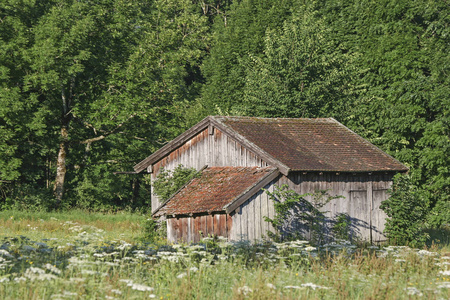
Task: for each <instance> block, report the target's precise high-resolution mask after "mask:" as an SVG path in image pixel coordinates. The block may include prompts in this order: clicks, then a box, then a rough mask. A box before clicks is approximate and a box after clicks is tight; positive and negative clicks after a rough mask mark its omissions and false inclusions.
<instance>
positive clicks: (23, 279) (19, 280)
mask: <svg viewBox="0 0 450 300" xmlns="http://www.w3.org/2000/svg"><path fill="white" fill-rule="evenodd" d="M14 281H15V282H23V281H27V279H26V278H25V277H16V278H14Z"/></svg>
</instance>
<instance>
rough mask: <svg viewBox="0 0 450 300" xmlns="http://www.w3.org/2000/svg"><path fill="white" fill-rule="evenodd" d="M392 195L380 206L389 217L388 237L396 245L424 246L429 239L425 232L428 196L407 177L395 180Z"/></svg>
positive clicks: (386, 228) (387, 222)
mask: <svg viewBox="0 0 450 300" xmlns="http://www.w3.org/2000/svg"><path fill="white" fill-rule="evenodd" d="M390 194H391V195H390V197H389V198H388V199H387V200H385V201H383V202H382V203H381V206H380V208H381V209H382V210H384V212H385V213H386V214H387V215H388V217H389V218H388V219H387V220H386V227H385V230H384V232H385V233H386V236H387V237H388V238H389V240H390V242H391V243H394V244H399V245H404V244H411V245H413V246H421V245H423V244H424V243H425V241H426V238H427V235H426V234H425V233H424V231H423V230H424V229H425V227H424V221H425V218H426V214H427V212H428V204H429V203H428V200H427V197H426V195H424V194H423V192H422V191H420V190H418V189H417V187H416V186H414V185H413V184H411V179H410V177H408V176H406V175H397V176H396V177H395V178H394V186H393V187H392V190H391V192H390Z"/></svg>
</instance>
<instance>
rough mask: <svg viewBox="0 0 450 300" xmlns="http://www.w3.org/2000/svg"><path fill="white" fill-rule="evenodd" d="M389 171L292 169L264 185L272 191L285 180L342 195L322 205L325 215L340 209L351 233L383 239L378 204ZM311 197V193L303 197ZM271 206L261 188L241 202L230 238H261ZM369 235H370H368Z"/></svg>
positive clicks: (293, 186) (300, 188)
mask: <svg viewBox="0 0 450 300" xmlns="http://www.w3.org/2000/svg"><path fill="white" fill-rule="evenodd" d="M391 180H392V175H388V174H383V175H380V174H378V175H367V174H366V175H364V174H357V175H352V174H340V175H336V174H334V173H324V174H323V175H319V174H317V173H307V174H303V173H301V172H295V173H292V174H290V175H289V177H286V176H281V177H279V179H278V180H276V181H273V182H272V183H270V184H269V185H267V186H266V187H265V189H267V190H269V191H270V192H273V189H274V185H279V186H281V185H283V184H287V185H288V186H289V188H290V189H292V190H295V191H296V192H297V193H299V194H307V193H314V192H316V191H319V190H326V191H327V193H328V194H329V195H330V196H339V195H341V196H343V197H344V198H338V199H334V200H332V201H330V202H328V203H327V204H326V205H325V206H324V207H323V209H322V211H323V212H325V215H326V216H327V217H328V218H333V217H335V216H336V215H337V214H339V213H346V214H348V215H349V216H350V221H351V227H350V231H351V232H350V233H351V234H352V235H353V238H363V239H365V240H370V239H372V241H373V242H376V241H381V240H385V239H386V238H385V236H384V235H383V230H384V222H385V218H386V215H385V213H384V212H383V211H382V210H381V209H380V208H379V206H380V204H381V202H382V201H383V200H385V199H387V197H388V194H387V190H388V189H389V188H390V186H391V182H392V181H391ZM305 198H306V199H307V200H309V201H311V200H312V198H311V197H310V196H307V197H305ZM274 214H275V212H274V206H273V202H272V200H270V199H269V197H268V195H267V194H266V193H265V192H263V191H260V192H258V193H257V194H255V195H254V196H253V197H251V198H250V199H248V200H247V201H246V202H245V203H243V204H242V205H241V206H240V207H239V209H236V210H235V212H233V213H232V214H231V216H232V218H233V228H232V231H231V234H230V239H231V240H250V241H254V240H260V239H262V238H264V237H266V236H267V231H268V230H270V231H273V228H271V226H270V224H269V223H268V222H266V221H264V216H268V217H269V218H273V217H274ZM371 235H372V237H371Z"/></svg>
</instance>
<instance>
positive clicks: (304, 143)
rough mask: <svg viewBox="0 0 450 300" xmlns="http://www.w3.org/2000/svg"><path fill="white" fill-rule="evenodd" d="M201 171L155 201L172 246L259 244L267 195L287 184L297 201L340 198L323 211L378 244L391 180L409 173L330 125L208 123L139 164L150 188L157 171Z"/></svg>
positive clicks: (270, 208)
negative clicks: (342, 217)
mask: <svg viewBox="0 0 450 300" xmlns="http://www.w3.org/2000/svg"><path fill="white" fill-rule="evenodd" d="M180 164H182V165H183V166H185V167H194V168H196V169H197V170H201V173H200V176H199V177H197V178H195V179H193V180H191V182H189V183H188V184H187V185H185V186H184V187H183V188H182V189H180V190H179V191H178V192H177V193H176V194H175V195H173V196H172V197H171V198H170V199H169V200H167V201H165V202H164V203H160V201H159V200H158V198H157V197H156V196H155V195H152V213H153V216H154V217H165V218H166V220H167V232H168V233H167V234H168V239H169V240H170V241H172V242H180V241H184V242H197V241H199V240H200V239H201V237H202V236H208V235H212V234H214V235H219V236H225V237H227V238H228V239H229V240H230V241H237V240H242V239H244V240H250V241H253V240H258V239H261V238H263V237H265V236H266V235H267V231H269V230H273V229H272V228H271V226H270V224H269V223H268V222H266V221H264V216H268V217H269V218H273V217H274V205H273V201H272V200H270V199H269V197H268V195H267V193H266V192H264V191H263V190H262V189H266V190H268V191H273V190H274V186H275V185H278V186H281V185H283V184H287V185H288V186H289V188H290V189H292V190H295V191H296V192H297V193H299V194H306V193H314V192H316V191H319V190H326V191H327V192H328V194H329V195H331V196H343V197H341V198H337V199H334V200H332V201H330V202H328V203H327V204H326V205H325V206H324V207H323V210H324V211H326V212H327V215H328V216H330V217H332V216H334V215H336V214H339V213H347V214H348V215H349V216H350V219H351V224H352V226H353V227H352V228H353V230H354V233H355V234H357V235H358V236H360V237H361V238H363V239H367V240H369V239H370V240H373V241H379V240H383V239H384V236H383V234H382V232H383V229H384V222H385V214H384V212H383V211H382V210H380V208H379V206H380V204H381V202H382V201H383V200H385V199H386V198H387V197H388V194H387V190H388V189H389V188H390V186H391V184H392V177H393V176H394V175H395V174H396V173H398V172H407V170H408V168H407V167H406V166H404V165H403V164H401V163H400V162H399V161H397V160H396V159H394V158H392V157H391V156H389V155H388V154H386V153H384V152H383V151H381V150H380V149H378V148H377V147H375V146H374V145H372V144H371V143H370V142H368V141H367V140H365V139H363V138H362V137H360V136H359V135H357V134H356V133H354V132H353V131H351V130H350V129H348V128H347V127H345V126H344V125H342V124H341V123H339V122H337V121H336V120H334V119H332V118H320V119H306V118H299V119H284V118H252V117H224V116H210V117H207V118H205V119H204V120H202V121H201V122H200V123H198V124H197V125H195V126H194V127H192V128H191V129H189V130H187V131H186V132H184V133H183V134H181V135H180V136H178V137H177V138H175V139H174V140H172V141H171V142H169V143H168V144H166V145H165V146H164V147H162V148H161V149H159V150H158V151H156V152H155V153H153V154H152V155H150V156H149V157H147V158H146V159H144V160H143V161H141V162H140V163H138V164H137V165H136V166H135V167H134V170H135V172H138V173H139V172H143V171H147V172H148V173H150V174H151V179H152V181H153V180H155V179H156V177H157V176H158V174H159V172H160V171H161V169H162V168H165V169H166V170H173V169H174V168H175V167H177V166H178V165H180Z"/></svg>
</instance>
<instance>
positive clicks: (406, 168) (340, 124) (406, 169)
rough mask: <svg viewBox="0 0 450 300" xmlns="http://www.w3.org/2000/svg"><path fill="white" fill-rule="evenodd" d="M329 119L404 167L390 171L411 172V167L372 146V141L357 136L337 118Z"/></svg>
mask: <svg viewBox="0 0 450 300" xmlns="http://www.w3.org/2000/svg"><path fill="white" fill-rule="evenodd" d="M329 119H330V120H333V121H334V122H335V123H336V124H338V125H339V126H341V127H343V128H344V129H346V130H348V131H350V132H351V133H352V134H353V135H354V136H356V137H357V138H358V139H360V140H362V141H363V143H364V144H366V145H367V146H369V147H371V148H372V149H374V150H376V151H377V152H379V153H380V154H382V155H384V156H386V157H387V158H389V159H391V160H393V161H394V162H396V163H398V164H399V165H401V166H403V168H401V169H392V170H389V171H400V172H402V171H404V172H407V171H409V167H407V166H406V165H404V164H403V163H401V162H400V161H399V160H398V159H396V158H394V157H392V156H391V155H389V154H387V153H386V152H384V151H383V150H381V149H380V148H378V147H377V146H375V145H374V144H372V143H371V142H370V141H368V140H366V139H365V138H363V137H362V136H360V135H359V134H357V133H356V132H354V131H353V130H351V129H350V128H348V127H347V126H345V125H344V124H342V123H341V122H339V121H338V120H336V119H335V118H329ZM380 171H385V170H380ZM369 172H370V171H369Z"/></svg>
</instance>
